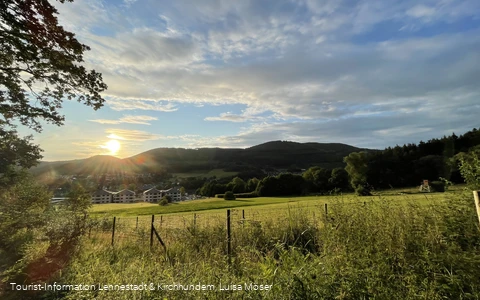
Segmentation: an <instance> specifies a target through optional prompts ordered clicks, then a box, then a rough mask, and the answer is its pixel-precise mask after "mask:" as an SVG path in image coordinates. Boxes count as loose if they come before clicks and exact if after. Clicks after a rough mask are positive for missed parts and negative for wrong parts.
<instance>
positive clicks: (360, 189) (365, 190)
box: [355, 185, 372, 196]
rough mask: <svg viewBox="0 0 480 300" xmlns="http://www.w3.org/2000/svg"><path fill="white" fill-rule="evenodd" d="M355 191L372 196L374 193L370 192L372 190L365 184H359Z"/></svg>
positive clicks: (360, 194)
mask: <svg viewBox="0 0 480 300" xmlns="http://www.w3.org/2000/svg"><path fill="white" fill-rule="evenodd" d="M355 193H356V194H357V195H358V196H370V195H372V194H371V193H370V191H369V190H368V189H367V188H366V187H364V186H363V185H359V186H357V188H356V189H355Z"/></svg>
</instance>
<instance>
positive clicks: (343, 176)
mask: <svg viewBox="0 0 480 300" xmlns="http://www.w3.org/2000/svg"><path fill="white" fill-rule="evenodd" d="M328 183H329V185H330V187H331V188H332V189H340V190H345V189H348V173H347V171H345V169H343V168H335V169H333V170H332V175H331V176H330V178H329V179H328Z"/></svg>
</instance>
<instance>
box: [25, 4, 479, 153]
mask: <svg viewBox="0 0 480 300" xmlns="http://www.w3.org/2000/svg"><path fill="white" fill-rule="evenodd" d="M55 6H56V7H57V8H58V10H59V17H58V18H59V23H60V24H61V25H63V26H64V27H65V28H66V29H67V30H69V31H72V32H74V33H75V34H76V36H77V38H78V40H79V41H80V42H82V43H84V44H86V45H88V46H90V48H91V50H90V51H88V52H86V53H85V56H84V58H85V65H86V66H87V67H88V68H90V69H95V70H96V71H98V72H101V73H102V74H103V79H104V82H105V83H106V84H107V85H108V87H109V88H108V90H107V91H105V92H104V93H103V94H102V95H103V96H104V98H105V99H106V102H105V106H104V107H103V108H101V109H100V110H97V111H94V110H93V109H92V108H90V107H87V106H85V105H82V104H79V103H77V102H75V101H66V103H65V105H64V107H63V109H62V112H63V113H64V115H65V119H66V122H65V124H64V126H61V127H57V126H53V125H45V126H44V130H43V132H42V133H40V134H36V133H32V134H33V135H34V138H35V142H37V143H39V144H40V146H41V147H42V148H43V149H44V152H43V155H44V160H47V161H52V160H69V159H79V158H86V157H90V156H93V155H98V154H110V155H115V156H117V157H120V158H124V157H129V156H132V155H135V154H138V153H140V152H143V151H146V150H149V149H152V148H158V147H184V148H200V147H222V148H226V147H235V148H245V147H250V146H253V145H257V144H260V143H264V142H267V141H272V140H289V141H297V142H322V143H331V142H337V143H345V144H350V145H354V146H357V147H364V148H380V149H381V148H385V147H388V146H395V145H396V144H399V145H402V144H404V143H418V142H419V141H420V140H424V141H425V140H428V139H431V138H434V137H442V136H443V135H449V134H451V133H452V132H455V133H456V134H457V135H458V134H462V133H464V132H466V131H468V130H471V129H472V128H474V127H479V124H480V122H479V118H478V112H479V111H480V97H479V96H480V51H479V50H480V1H478V0H464V1H461V0H458V1H453V0H434V1H422V0H399V1H394V0H378V1H377V0H359V1H353V0H345V1H344V0H332V1H331V0H323V1H312V0H290V1H284V0H272V1H258V0H252V1H248V0H242V1H232V0H195V1H185V0H176V1H163V0H137V1H135V0H125V1H123V2H122V1H118V0H108V1H101V0H76V1H75V2H73V3H65V4H60V3H58V2H56V3H55Z"/></svg>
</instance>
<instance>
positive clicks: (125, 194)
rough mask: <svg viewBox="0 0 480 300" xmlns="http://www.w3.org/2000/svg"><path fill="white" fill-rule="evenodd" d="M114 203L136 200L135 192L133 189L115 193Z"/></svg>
mask: <svg viewBox="0 0 480 300" xmlns="http://www.w3.org/2000/svg"><path fill="white" fill-rule="evenodd" d="M113 202H114V203H131V202H135V192H134V191H131V190H127V189H124V190H121V191H120V192H116V193H114V194H113Z"/></svg>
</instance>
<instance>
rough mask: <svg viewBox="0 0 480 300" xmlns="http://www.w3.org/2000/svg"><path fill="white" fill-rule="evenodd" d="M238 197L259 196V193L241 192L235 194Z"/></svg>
mask: <svg viewBox="0 0 480 300" xmlns="http://www.w3.org/2000/svg"><path fill="white" fill-rule="evenodd" d="M235 197H236V198H257V197H258V194H257V193H255V192H250V193H240V194H235Z"/></svg>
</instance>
